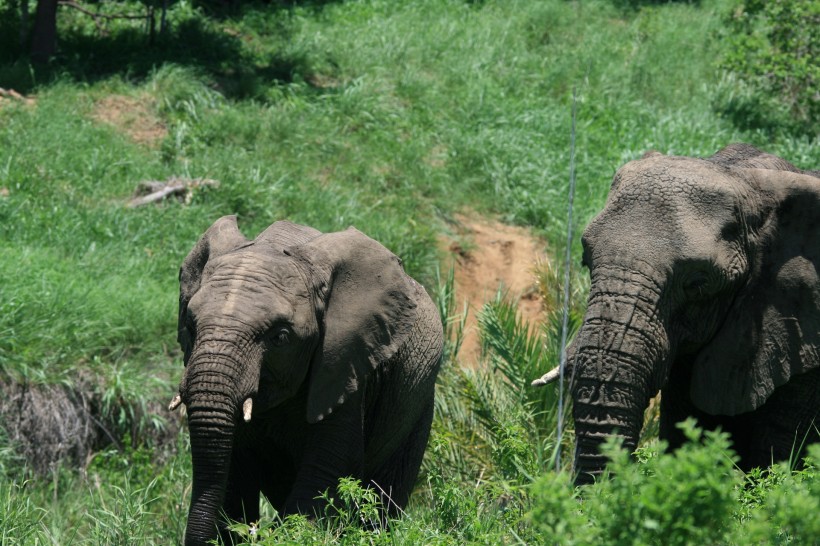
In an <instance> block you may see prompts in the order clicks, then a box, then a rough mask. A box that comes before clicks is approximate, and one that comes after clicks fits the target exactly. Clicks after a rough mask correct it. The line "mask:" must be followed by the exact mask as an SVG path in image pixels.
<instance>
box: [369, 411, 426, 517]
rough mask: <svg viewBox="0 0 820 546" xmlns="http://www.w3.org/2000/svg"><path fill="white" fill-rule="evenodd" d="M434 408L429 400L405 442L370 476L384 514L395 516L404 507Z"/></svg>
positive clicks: (422, 450)
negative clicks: (379, 497)
mask: <svg viewBox="0 0 820 546" xmlns="http://www.w3.org/2000/svg"><path fill="white" fill-rule="evenodd" d="M433 409H434V406H433V404H432V403H430V404H429V405H428V406H427V408H425V410H424V412H423V413H422V415H421V417H420V418H419V420H418V421H417V422H416V424H415V425H414V426H413V429H412V430H411V431H410V434H408V436H407V438H406V439H405V440H404V442H402V444H401V445H400V446H399V447H398V448H397V449H396V450H395V451H394V452H393V454H392V455H391V456H390V458H389V459H388V460H387V461H385V463H384V464H382V465H381V467H379V468H378V469H377V470H376V471H375V472H374V473H373V476H372V477H371V479H370V481H371V482H372V483H373V484H375V487H376V488H377V489H378V491H379V493H380V495H381V499H382V504H383V506H384V507H385V508H386V509H387V515H390V516H395V515H397V514H398V513H399V511H400V510H401V509H402V508H404V507H405V506H407V501H408V500H409V498H410V493H412V491H413V486H414V485H415V484H416V478H417V477H418V474H419V468H420V467H421V460H422V458H423V457H424V450H425V448H426V447H427V440H428V438H429V436H430V426H431V425H432V422H433Z"/></svg>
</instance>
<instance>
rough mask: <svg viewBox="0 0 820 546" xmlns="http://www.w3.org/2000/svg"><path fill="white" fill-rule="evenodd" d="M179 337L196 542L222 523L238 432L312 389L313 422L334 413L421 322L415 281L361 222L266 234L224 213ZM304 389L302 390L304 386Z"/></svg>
mask: <svg viewBox="0 0 820 546" xmlns="http://www.w3.org/2000/svg"><path fill="white" fill-rule="evenodd" d="M179 280H180V297H179V323H178V324H179V325H178V340H179V343H180V346H181V347H182V350H183V351H184V355H185V356H184V361H185V366H186V368H185V372H184V375H183V379H182V382H181V384H180V387H179V394H178V395H177V396H176V397H175V398H174V401H172V403H171V408H172V409H173V408H174V407H176V406H179V405H180V404H183V403H184V404H185V406H186V408H187V414H188V425H189V430H190V436H191V452H192V459H193V474H194V476H193V488H192V494H191V506H190V512H189V517H188V525H187V529H186V543H190V544H201V543H205V542H207V541H208V540H210V539H213V538H215V537H216V535H217V522H218V521H219V517H218V516H219V510H220V508H221V506H222V502H223V499H224V497H225V491H226V485H227V480H228V475H229V468H230V461H231V456H232V447H233V445H234V438H235V432H236V430H237V428H238V427H241V426H243V425H242V422H243V421H250V420H251V418H252V417H253V416H254V415H258V414H262V415H264V413H265V412H267V411H268V410H270V409H272V408H275V407H276V406H278V405H280V404H282V403H283V402H284V401H286V400H289V399H292V398H293V397H294V396H296V395H297V393H303V392H305V391H306V393H307V394H306V397H307V402H306V414H305V421H306V425H307V424H310V423H316V422H318V421H321V420H322V419H325V418H327V416H329V415H330V414H331V413H332V412H333V411H334V410H335V409H336V408H337V407H338V406H339V405H341V404H344V402H345V400H346V399H347V398H349V397H351V396H352V395H353V394H355V393H356V392H357V391H358V390H359V389H360V388H361V387H362V386H363V384H364V381H365V378H366V377H367V376H368V374H369V373H370V372H371V371H372V370H373V369H374V367H375V366H376V365H377V364H379V363H381V362H384V361H386V360H388V359H389V358H390V357H391V356H392V355H393V354H394V353H395V352H396V350H397V349H398V348H399V347H400V346H401V345H402V343H403V342H404V340H405V339H406V338H407V337H408V335H409V334H410V331H411V329H412V325H413V320H414V316H415V313H416V308H415V303H414V300H412V299H411V297H410V294H411V293H412V285H411V283H412V282H413V281H412V280H410V278H409V277H407V276H406V275H405V274H404V271H403V269H402V267H401V263H400V261H399V259H398V258H396V256H394V255H393V254H392V253H390V252H389V251H388V250H387V249H386V248H384V247H383V246H381V245H380V244H379V243H377V242H376V241H374V240H372V239H370V238H368V237H367V236H365V235H364V234H362V233H360V232H359V231H357V230H355V229H353V228H351V229H348V230H347V231H344V232H339V233H328V234H322V233H320V232H318V231H316V230H315V229H312V228H309V227H304V226H298V225H296V224H292V223H289V222H276V223H275V224H273V225H272V226H270V227H269V228H268V229H267V230H265V231H264V232H263V233H261V234H260V235H259V236H258V237H257V238H256V239H255V240H253V241H249V240H247V239H246V238H245V237H244V236H243V235H242V234H241V233H240V231H239V229H238V228H237V224H236V218H235V217H234V216H228V217H223V218H221V219H219V220H218V221H217V222H216V223H214V224H213V225H212V226H211V227H210V228H209V229H208V230H207V231H206V232H205V234H204V235H203V236H202V238H201V239H200V240H199V242H198V243H197V244H196V246H195V247H194V249H193V250H192V251H191V253H190V254H189V255H188V257H187V258H186V259H185V261H184V263H183V264H182V267H181V269H180V274H179ZM299 395H300V396H301V394H299Z"/></svg>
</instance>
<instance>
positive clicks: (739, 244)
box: [545, 144, 820, 483]
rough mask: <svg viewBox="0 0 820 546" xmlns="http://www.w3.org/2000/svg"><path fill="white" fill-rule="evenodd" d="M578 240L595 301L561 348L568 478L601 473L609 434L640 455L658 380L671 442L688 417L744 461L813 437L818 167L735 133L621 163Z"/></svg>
mask: <svg viewBox="0 0 820 546" xmlns="http://www.w3.org/2000/svg"><path fill="white" fill-rule="evenodd" d="M582 241H583V246H584V257H583V262H584V264H585V266H587V267H588V268H589V270H590V275H591V287H590V294H589V302H588V307H587V311H586V315H585V317H584V322H583V325H582V327H581V329H580V331H579V332H578V335H577V336H576V338H575V339H574V341H573V343H572V344H571V345H570V347H568V351H567V354H568V363H570V365H572V366H574V369H570V370H568V374H567V377H569V376H572V377H574V382H573V383H572V385H571V390H572V395H573V401H574V409H573V413H574V419H575V430H576V434H577V444H576V452H575V470H576V472H577V483H587V482H589V481H591V480H592V479H594V477H595V476H597V475H598V474H600V473H601V471H602V470H603V469H604V466H605V463H606V460H605V458H604V457H603V456H602V455H601V454H600V452H599V448H600V446H601V444H602V443H603V442H604V441H605V440H606V439H607V438H609V437H612V436H613V435H617V436H621V437H622V438H623V439H624V442H625V447H626V448H627V449H629V450H634V448H635V447H636V445H637V442H638V437H639V434H640V431H641V427H642V424H643V414H644V410H645V409H646V408H647V405H648V402H649V399H650V398H651V397H653V396H654V395H655V394H656V393H657V392H658V390H660V391H661V408H660V437H661V438H663V439H666V440H668V441H669V444H670V447H671V448H673V449H674V448H675V447H678V446H679V445H681V443H682V442H683V441H684V438H683V437H682V433H681V431H680V430H679V429H677V428H676V427H675V424H676V423H678V422H679V421H681V420H683V419H685V418H686V417H688V416H694V417H696V418H697V419H698V420H699V422H700V425H701V426H703V427H706V428H715V427H718V426H720V427H721V428H722V429H723V430H725V431H728V432H729V433H731V434H732V440H733V443H734V448H735V449H736V451H737V452H738V454H739V455H740V457H741V460H740V466H741V467H742V468H745V469H748V468H750V467H753V466H766V465H767V464H770V463H771V461H772V460H773V459H774V460H783V459H788V458H789V456H790V455H791V454H792V451H793V450H795V451H796V449H797V448H798V447H799V446H800V445H801V443H802V442H803V441H804V438H805V439H807V440H808V441H809V442H811V441H816V440H818V434H817V431H816V429H814V428H813V426H812V421H813V420H814V419H817V417H818V411H820V368H818V365H820V356H819V355H818V353H819V352H820V280H818V270H820V179H818V172H817V171H814V172H809V171H800V170H798V169H796V168H795V167H794V166H792V165H790V164H789V163H788V162H786V161H784V160H782V159H780V158H777V157H775V156H772V155H769V154H765V153H763V152H760V151H759V150H757V149H755V148H753V147H751V146H748V145H743V144H735V145H731V146H728V147H727V148H724V149H723V150H721V151H719V152H718V153H717V154H715V155H714V156H712V157H710V158H708V159H696V158H688V157H672V156H664V155H661V154H658V153H654V152H653V153H649V154H647V155H645V156H644V157H643V158H642V159H640V160H637V161H633V162H630V163H628V164H626V165H625V166H624V167H622V168H621V169H620V170H619V171H618V172H617V173H616V175H615V177H614V179H613V182H612V187H611V190H610V194H609V198H608V200H607V204H606V207H605V208H604V210H603V211H602V212H601V213H600V214H599V215H598V216H597V217H596V218H595V219H594V220H593V221H592V222H591V223H590V224H589V226H588V227H587V228H586V230H585V232H584V235H583V239H582ZM545 377H546V376H545ZM818 421H820V420H818Z"/></svg>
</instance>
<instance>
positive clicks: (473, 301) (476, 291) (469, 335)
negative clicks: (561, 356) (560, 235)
mask: <svg viewBox="0 0 820 546" xmlns="http://www.w3.org/2000/svg"><path fill="white" fill-rule="evenodd" d="M456 219H457V222H458V223H457V227H456V233H455V234H454V236H452V237H445V238H442V240H441V244H442V245H443V247H444V248H445V249H446V251H447V252H448V253H449V254H450V255H451V256H452V258H453V260H452V263H453V266H454V267H455V272H454V276H455V294H456V302H457V308H458V309H459V310H460V309H463V308H464V303H465V302H466V303H467V323H466V325H465V332H464V342H463V344H462V346H461V351H460V352H459V359H460V361H461V363H462V364H463V365H465V366H475V365H476V364H477V363H478V361H479V356H480V354H481V346H480V343H479V339H478V327H477V321H476V313H477V311H478V310H480V309H481V306H482V305H484V303H486V302H487V301H490V300H492V299H493V298H494V297H495V294H496V292H497V291H498V289H499V287H501V288H503V289H504V290H506V291H507V292H508V294H509V296H510V297H514V298H517V299H518V311H519V313H520V315H521V317H522V318H523V319H524V320H526V321H527V322H529V323H530V324H535V323H537V322H538V321H539V320H541V319H542V318H543V315H544V306H543V302H542V300H541V298H540V296H539V293H538V287H537V284H536V275H535V268H536V264H538V263H540V262H544V261H545V260H546V253H545V252H544V249H545V246H546V245H545V242H544V241H543V240H541V239H539V238H537V237H534V236H533V235H532V234H531V233H530V232H529V231H528V230H526V229H525V228H520V227H514V226H508V225H505V224H501V223H499V222H496V221H493V220H487V219H478V218H471V217H466V216H457V218H456Z"/></svg>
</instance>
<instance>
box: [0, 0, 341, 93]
mask: <svg viewBox="0 0 820 546" xmlns="http://www.w3.org/2000/svg"><path fill="white" fill-rule="evenodd" d="M335 1H338V0H308V1H305V2H295V1H291V2H270V3H240V2H222V1H219V0H214V1H211V2H199V3H197V4H195V10H192V11H191V13H190V14H187V15H185V14H183V15H179V14H178V15H177V19H179V20H176V21H170V20H169V23H168V27H167V31H166V32H165V33H164V34H159V33H158V29H157V33H156V34H154V35H153V37H152V35H151V32H149V29H148V28H147V26H148V25H147V24H146V23H145V22H144V21H129V22H128V23H122V24H119V25H118V26H117V27H116V28H115V29H111V31H108V30H106V29H104V28H102V29H101V28H97V30H96V31H91V30H89V29H88V28H82V25H70V28H66V25H64V24H63V25H60V29H59V32H58V34H59V36H58V46H57V54H56V56H55V57H54V58H52V59H51V60H50V61H49V62H48V63H45V64H32V63H31V62H30V58H29V53H28V51H27V48H24V47H23V46H22V45H21V44H20V20H19V14H18V13H17V6H16V5H11V4H7V5H6V6H4V8H3V9H2V11H0V84H2V86H4V87H9V88H13V89H15V90H16V91H18V92H20V93H23V94H26V93H29V92H31V91H32V90H34V89H35V88H36V87H37V86H39V85H42V84H48V83H50V82H53V81H55V80H57V79H66V78H68V79H70V80H73V81H78V82H88V83H93V82H95V81H99V80H103V79H107V78H110V77H111V76H115V75H120V76H122V77H123V78H125V79H126V80H129V81H137V82H138V81H141V80H142V79H144V78H146V77H147V76H148V75H149V74H150V73H151V72H152V71H153V70H154V69H156V68H157V67H159V66H161V65H163V64H169V63H170V64H176V65H180V66H185V67H190V68H193V69H195V70H198V71H201V72H202V73H203V74H204V75H205V76H207V77H208V78H209V79H210V80H211V81H212V82H213V84H214V86H215V87H217V88H218V89H219V91H220V92H222V93H223V94H225V95H226V96H228V97H230V98H247V97H252V96H254V95H255V94H256V93H257V92H258V90H259V88H260V87H262V86H264V85H268V84H270V83H276V82H282V83H289V82H292V81H294V80H295V79H304V80H306V81H310V80H311V78H310V76H311V74H312V73H313V72H314V70H313V69H312V67H311V60H310V59H308V58H307V55H306V53H305V52H304V51H301V52H300V51H294V49H293V48H289V47H287V46H288V44H289V43H290V41H291V40H292V38H293V36H294V35H295V33H296V32H297V31H298V26H297V25H298V22H296V21H295V18H294V17H293V16H292V13H291V12H292V10H293V8H295V7H300V8H301V9H305V8H307V9H316V10H320V9H322V7H323V6H324V5H327V4H330V3H332V2H335ZM89 5H91V6H94V4H89ZM138 6H141V4H123V7H122V9H121V10H119V11H122V12H123V13H126V12H135V13H136V11H135V9H136V7H138ZM69 10H70V8H68V7H66V6H61V7H60V8H59V12H58V15H57V18H58V22H59V21H60V20H61V19H63V18H66V16H67V15H68V14H67V12H68V11H69ZM72 11H73V10H72ZM197 11H199V12H201V13H205V14H207V17H201V16H199V15H198V14H197V13H196V12H197ZM71 16H72V17H77V18H83V17H86V18H88V19H89V20H90V19H91V17H90V16H87V15H85V14H82V13H78V14H72V15H71ZM249 17H250V18H253V19H258V20H260V23H259V25H258V27H259V28H258V29H257V30H258V31H259V33H260V38H261V39H260V40H257V42H264V43H263V44H261V45H260V44H258V43H257V44H255V45H256V47H249V46H248V44H246V43H245V42H250V41H252V39H254V37H253V36H250V35H246V34H243V31H242V30H237V31H232V30H229V29H227V28H226V26H225V22H226V21H231V20H236V21H240V20H242V18H249ZM155 18H156V20H157V21H159V18H160V17H159V14H158V13H157V14H156V16H155ZM158 25H159V23H157V26H158ZM86 26H87V25H86Z"/></svg>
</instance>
